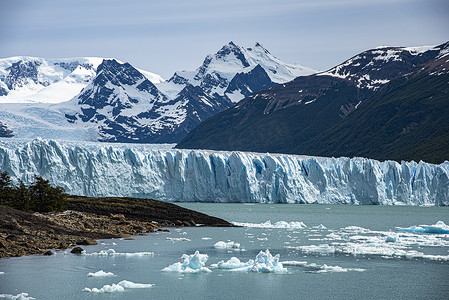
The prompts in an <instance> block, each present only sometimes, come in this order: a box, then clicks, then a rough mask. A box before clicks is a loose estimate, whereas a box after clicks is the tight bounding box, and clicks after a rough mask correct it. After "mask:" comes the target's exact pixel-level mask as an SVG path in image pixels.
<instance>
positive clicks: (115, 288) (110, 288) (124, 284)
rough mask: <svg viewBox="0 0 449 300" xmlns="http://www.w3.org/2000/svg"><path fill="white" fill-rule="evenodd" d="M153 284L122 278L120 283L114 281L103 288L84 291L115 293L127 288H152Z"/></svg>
mask: <svg viewBox="0 0 449 300" xmlns="http://www.w3.org/2000/svg"><path fill="white" fill-rule="evenodd" d="M152 286H153V284H150V283H134V282H132V281H128V280H122V281H120V282H119V283H117V284H116V283H113V284H112V285H109V284H106V285H104V286H103V287H102V288H100V289H98V288H92V289H91V288H87V287H86V288H84V289H83V292H89V293H115V292H123V291H124V290H125V289H144V288H150V287H152Z"/></svg>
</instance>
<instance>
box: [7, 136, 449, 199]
mask: <svg viewBox="0 0 449 300" xmlns="http://www.w3.org/2000/svg"><path fill="white" fill-rule="evenodd" d="M0 162H1V164H0V169H1V171H7V172H8V173H9V174H10V175H11V177H12V178H13V180H18V179H21V180H23V181H24V182H25V183H30V182H32V181H33V176H34V174H37V175H40V176H42V177H44V178H46V179H48V180H50V182H51V183H52V184H55V185H59V186H62V187H64V188H65V189H66V192H68V193H70V194H77V195H86V196H130V197H145V198H154V199H159V200H163V201H201V202H206V201H208V202H260V203H329V204H334V203H346V204H382V205H437V206H438V205H449V162H444V163H442V164H440V165H434V164H428V163H424V162H419V163H416V162H401V163H397V162H393V161H385V162H379V161H376V160H372V159H366V158H352V159H350V158H345V157H342V158H324V157H312V156H298V155H282V154H268V153H267V154H260V153H259V154H257V153H248V152H220V151H205V150H175V149H156V148H153V147H150V146H148V147H146V146H142V145H140V146H137V145H130V146H121V147H119V146H115V145H114V146H111V145H101V144H94V145H86V144H84V145H82V144H74V143H63V142H56V141H52V140H40V139H37V140H33V141H31V142H26V143H23V144H21V145H17V143H16V144H14V143H12V142H8V141H5V140H2V141H0Z"/></svg>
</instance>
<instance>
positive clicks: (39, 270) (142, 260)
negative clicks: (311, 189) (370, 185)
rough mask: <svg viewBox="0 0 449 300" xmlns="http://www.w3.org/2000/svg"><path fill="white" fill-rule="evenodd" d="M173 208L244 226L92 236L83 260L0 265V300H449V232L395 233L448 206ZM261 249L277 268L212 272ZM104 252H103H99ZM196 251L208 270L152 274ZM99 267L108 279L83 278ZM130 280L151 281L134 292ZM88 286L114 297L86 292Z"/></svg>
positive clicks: (62, 254)
mask: <svg viewBox="0 0 449 300" xmlns="http://www.w3.org/2000/svg"><path fill="white" fill-rule="evenodd" d="M181 205H182V206H183V207H187V208H190V209H195V210H198V211H202V212H205V213H208V214H211V215H214V216H218V217H222V218H224V219H226V220H229V221H235V222H240V223H246V224H245V226H246V227H238V228H203V227H196V228H176V229H174V228H171V229H170V230H171V231H170V232H169V233H166V232H160V233H154V234H150V235H148V236H137V237H134V238H135V240H125V239H114V240H100V241H99V244H98V245H96V246H84V249H85V250H86V252H87V253H86V255H73V254H70V253H69V252H68V251H59V252H56V254H55V255H53V256H41V255H35V256H28V257H20V258H7V259H0V294H2V295H3V296H4V297H7V296H5V295H12V296H17V295H19V294H20V293H28V297H33V298H35V299H449V234H426V233H413V232H399V231H396V229H395V227H410V226H417V225H420V224H428V225H432V224H435V223H436V222H437V221H440V220H441V221H443V222H445V223H446V224H449V207H406V206H404V207H395V206H349V205H297V204H296V205H294V204H273V205H270V204H218V203H217V204H206V203H183V204H181ZM269 220H270V222H267V221H269ZM279 221H285V222H279ZM301 222H302V223H301ZM304 225H305V226H304ZM219 241H222V242H223V243H219V244H218V245H217V246H221V247H226V246H229V248H228V249H226V248H216V247H214V245H215V244H216V243H217V242H219ZM231 242H234V243H231ZM237 244H240V245H237ZM109 249H114V251H112V250H109ZM267 249H268V250H269V252H270V253H271V255H273V256H275V255H276V254H279V255H280V256H279V262H280V263H282V265H283V268H286V269H287V271H286V272H276V270H275V269H273V268H272V269H270V268H269V266H268V265H269V264H268V262H267V261H262V264H259V266H263V267H264V268H262V269H257V270H258V271H265V273H264V272H248V269H246V270H243V271H242V270H240V271H238V270H237V271H236V270H232V269H220V268H217V267H216V266H213V265H214V264H217V263H219V262H220V261H221V260H223V261H224V262H225V263H226V262H228V260H230V259H231V257H236V258H238V259H239V261H240V262H242V263H246V262H248V261H249V260H250V259H253V260H254V259H255V258H256V256H257V255H258V253H259V252H260V251H261V250H263V251H265V250H267ZM108 250H109V255H101V254H107V251H108ZM197 250H198V251H199V253H200V254H207V255H208V258H207V261H203V267H204V268H207V269H210V272H206V271H204V272H197V273H180V272H163V271H162V269H164V268H166V267H168V266H171V265H173V264H174V263H176V262H182V259H181V256H182V255H183V254H188V255H192V254H194V253H195V251H197ZM101 251H103V252H101ZM148 252H153V253H154V254H150V253H148ZM114 254H115V255H114ZM233 261H234V262H235V260H233ZM265 262H267V265H266V266H264V265H263V263H265ZM197 263H198V264H200V265H201V262H200V261H197ZM219 265H220V264H219ZM192 266H194V263H192ZM100 270H103V271H104V272H110V273H113V274H114V275H113V276H91V277H89V276H88V274H89V273H96V272H98V271H100ZM253 270H256V268H253ZM257 270H256V271H257ZM270 271H272V272H271V273H270ZM278 271H279V269H278ZM91 275H92V274H91ZM97 275H101V274H100V273H97ZM103 275H105V274H103ZM106 275H107V274H106ZM109 275H111V274H109ZM124 280H126V281H128V282H126V281H125V282H124ZM119 283H120V285H118V284H119ZM137 283H141V284H153V285H152V286H151V287H149V286H140V288H137V287H139V286H137V285H135V284H137ZM113 284H116V285H113ZM107 285H109V287H107ZM86 288H87V289H86ZM94 288H97V289H98V290H99V291H104V290H108V289H109V290H116V291H115V292H110V293H107V292H106V293H95V292H92V291H93V290H94ZM102 288H103V290H101V289H102ZM22 296H23V295H22ZM1 297H2V296H0V298H1ZM12 299H14V298H12ZM23 299H26V298H25V297H24V298H23Z"/></svg>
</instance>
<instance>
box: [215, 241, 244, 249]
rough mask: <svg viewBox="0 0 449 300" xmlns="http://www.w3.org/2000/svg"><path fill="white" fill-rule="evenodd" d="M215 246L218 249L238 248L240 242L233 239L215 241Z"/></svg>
mask: <svg viewBox="0 0 449 300" xmlns="http://www.w3.org/2000/svg"><path fill="white" fill-rule="evenodd" d="M214 247H215V248H217V249H238V248H240V244H239V243H236V242H233V241H227V242H223V241H218V242H216V243H215V245H214Z"/></svg>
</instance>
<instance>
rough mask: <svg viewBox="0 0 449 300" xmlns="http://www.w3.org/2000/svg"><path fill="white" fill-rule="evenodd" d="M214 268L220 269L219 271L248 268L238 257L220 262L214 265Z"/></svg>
mask: <svg viewBox="0 0 449 300" xmlns="http://www.w3.org/2000/svg"><path fill="white" fill-rule="evenodd" d="M212 266H213V267H215V268H219V269H238V268H242V267H247V266H248V264H247V263H242V262H241V261H240V259H238V258H237V257H231V259H230V260H228V261H224V260H222V261H220V262H218V264H212Z"/></svg>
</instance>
